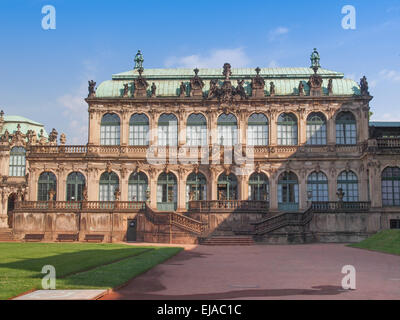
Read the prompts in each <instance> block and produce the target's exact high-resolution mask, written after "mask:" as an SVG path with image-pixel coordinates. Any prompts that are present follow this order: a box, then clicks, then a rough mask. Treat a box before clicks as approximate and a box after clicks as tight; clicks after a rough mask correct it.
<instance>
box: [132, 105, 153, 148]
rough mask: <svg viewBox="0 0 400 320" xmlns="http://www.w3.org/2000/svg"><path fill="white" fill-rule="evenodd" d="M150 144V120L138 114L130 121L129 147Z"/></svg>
mask: <svg viewBox="0 0 400 320" xmlns="http://www.w3.org/2000/svg"><path fill="white" fill-rule="evenodd" d="M148 144H149V118H148V117H147V116H146V115H145V114H143V113H136V114H134V115H132V116H131V119H130V120H129V145H131V146H147V145H148Z"/></svg>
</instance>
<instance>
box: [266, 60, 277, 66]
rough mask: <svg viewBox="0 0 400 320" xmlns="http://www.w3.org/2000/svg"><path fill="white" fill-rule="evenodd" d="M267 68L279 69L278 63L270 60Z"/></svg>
mask: <svg viewBox="0 0 400 320" xmlns="http://www.w3.org/2000/svg"><path fill="white" fill-rule="evenodd" d="M268 68H279V64H278V62H276V61H275V60H271V61H270V62H269V63H268Z"/></svg>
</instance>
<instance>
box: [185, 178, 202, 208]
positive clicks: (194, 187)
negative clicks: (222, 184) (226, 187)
mask: <svg viewBox="0 0 400 320" xmlns="http://www.w3.org/2000/svg"><path fill="white" fill-rule="evenodd" d="M194 200H207V180H206V177H205V176H204V174H202V173H200V172H199V173H194V172H192V173H191V174H190V175H189V176H188V178H187V179H186V201H187V202H188V201H194Z"/></svg>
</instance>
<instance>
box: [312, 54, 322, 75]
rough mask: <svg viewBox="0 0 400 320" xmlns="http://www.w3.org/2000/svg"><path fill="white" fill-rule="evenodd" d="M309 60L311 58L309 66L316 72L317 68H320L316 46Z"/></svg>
mask: <svg viewBox="0 0 400 320" xmlns="http://www.w3.org/2000/svg"><path fill="white" fill-rule="evenodd" d="M310 60H311V67H310V68H312V69H313V70H314V72H315V73H317V71H318V69H319V68H321V65H320V64H319V61H320V57H319V53H318V51H317V49H316V48H314V51H313V53H312V54H311V57H310Z"/></svg>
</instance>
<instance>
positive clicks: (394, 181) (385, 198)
mask: <svg viewBox="0 0 400 320" xmlns="http://www.w3.org/2000/svg"><path fill="white" fill-rule="evenodd" d="M382 205H383V206H387V207H389V206H390V207H394V206H400V168H398V167H388V168H386V169H385V170H383V172H382Z"/></svg>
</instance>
